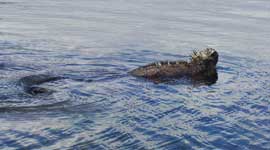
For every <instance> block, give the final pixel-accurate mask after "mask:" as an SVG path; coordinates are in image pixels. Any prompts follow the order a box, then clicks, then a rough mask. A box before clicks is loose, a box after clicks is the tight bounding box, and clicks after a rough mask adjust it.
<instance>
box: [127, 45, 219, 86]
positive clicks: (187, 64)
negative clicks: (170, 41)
mask: <svg viewBox="0 0 270 150" xmlns="http://www.w3.org/2000/svg"><path fill="white" fill-rule="evenodd" d="M217 62H218V53H217V51H216V50H215V49H213V48H206V49H203V50H201V51H199V52H196V51H194V52H193V54H192V55H191V59H190V60H189V61H182V60H180V61H160V62H155V63H151V64H148V65H145V66H142V67H139V68H137V69H134V70H132V71H130V74H131V75H133V76H136V77H143V78H146V79H149V80H151V81H154V82H155V83H160V82H163V81H167V80H168V79H177V78H181V77H186V78H189V79H191V80H192V81H194V82H203V83H205V84H213V83H215V82H216V81H217V71H216V64H217Z"/></svg>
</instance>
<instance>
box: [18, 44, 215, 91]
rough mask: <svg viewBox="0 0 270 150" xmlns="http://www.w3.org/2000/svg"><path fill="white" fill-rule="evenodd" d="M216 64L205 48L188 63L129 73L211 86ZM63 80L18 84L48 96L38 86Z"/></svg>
mask: <svg viewBox="0 0 270 150" xmlns="http://www.w3.org/2000/svg"><path fill="white" fill-rule="evenodd" d="M217 62H218V53H217V51H216V50H215V49H213V48H206V49H204V50H201V51H199V52H196V51H194V52H193V54H192V55H191V59H190V61H182V60H180V61H160V62H155V63H151V64H148V65H146V66H142V67H139V68H137V69H134V70H132V71H130V72H129V73H130V74H131V75H133V76H136V77H144V78H147V79H150V80H151V81H154V82H155V83H160V82H164V81H167V80H168V79H177V78H181V77H187V78H190V79H191V80H192V81H195V82H197V81H198V82H203V83H205V84H213V83H215V82H216V81H217V71H216V64H217ZM64 78H65V77H59V76H52V75H45V74H39V75H30V76H26V77H23V78H21V79H20V80H19V84H20V85H21V86H22V87H23V89H24V91H25V92H26V93H28V94H31V95H37V94H48V93H49V94H50V93H52V92H53V91H52V90H49V89H46V88H43V87H40V86H39V85H40V84H42V83H45V82H51V81H56V80H59V79H64ZM87 81H88V82H89V81H92V80H87Z"/></svg>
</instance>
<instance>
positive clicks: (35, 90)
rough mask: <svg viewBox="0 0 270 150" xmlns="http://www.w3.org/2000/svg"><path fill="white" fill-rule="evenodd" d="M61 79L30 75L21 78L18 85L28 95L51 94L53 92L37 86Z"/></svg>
mask: <svg viewBox="0 0 270 150" xmlns="http://www.w3.org/2000/svg"><path fill="white" fill-rule="evenodd" d="M59 79H63V78H62V77H58V76H52V75H46V74H39V75H30V76H26V77H23V78H21V79H20V80H19V85H21V86H22V87H23V90H24V92H26V93H28V94H30V95H37V94H51V93H52V92H53V90H50V89H47V88H43V87H40V86H39V85H40V84H42V83H45V82H51V81H56V80H59Z"/></svg>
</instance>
